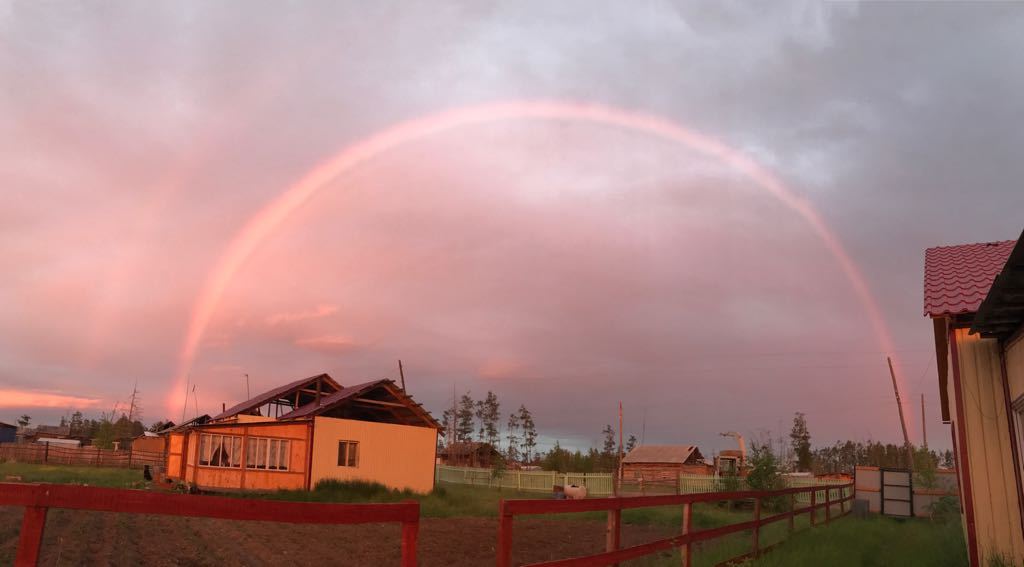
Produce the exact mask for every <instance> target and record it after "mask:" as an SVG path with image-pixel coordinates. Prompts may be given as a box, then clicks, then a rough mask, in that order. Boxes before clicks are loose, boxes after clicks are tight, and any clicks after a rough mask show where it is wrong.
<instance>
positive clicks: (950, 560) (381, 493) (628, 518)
mask: <svg viewBox="0 0 1024 567" xmlns="http://www.w3.org/2000/svg"><path fill="white" fill-rule="evenodd" d="M8 475H14V476H19V477H21V479H22V480H23V481H25V482H53V483H75V484H87V485H90V486H109V487H143V486H144V485H145V484H144V483H143V482H142V472H141V471H137V470H127V469H119V468H95V467H67V466H49V465H30V464H21V463H0V479H3V478H4V477H5V476H8ZM234 496H238V497H241V498H265V499H276V500H289V501H304V502H397V501H400V500H408V499H414V500H417V501H419V502H420V506H421V511H422V515H423V517H425V518H456V517H495V516H497V512H498V502H499V500H501V499H502V498H506V499H509V498H545V497H547V496H548V495H547V494H545V493H540V492H517V491H514V490H502V491H499V490H497V489H494V488H486V487H479V486H466V485H459V484H441V485H440V486H439V487H438V488H437V489H435V490H434V491H433V492H431V493H430V494H424V495H419V494H413V493H411V492H401V491H395V490H388V489H386V488H384V487H383V486H380V485H374V484H368V483H334V482H329V483H324V484H323V485H321V486H319V487H318V488H317V489H316V490H313V491H309V492H306V491H278V492H270V493H246V494H235V495H234ZM680 516H681V514H680V508H679V507H678V506H670V507H656V508H641V509H633V510H627V511H624V512H623V515H622V520H623V523H624V524H627V525H628V524H633V525H643V526H662V527H665V528H667V529H668V530H671V531H673V532H676V533H678V531H677V530H678V529H679V527H680ZM819 517H820V516H819ZM548 518H555V519H563V520H570V521H572V520H592V521H598V522H600V521H603V520H604V518H605V513H603V512H594V513H583V514H558V515H552V516H548ZM750 518H751V511H750V510H747V509H739V510H733V509H727V508H724V507H720V506H717V505H715V504H698V505H695V506H694V511H693V525H694V528H695V529H698V530H699V529H706V528H711V527H715V526H721V525H725V524H730V523H736V522H741V521H745V520H748V519H750ZM809 527H810V526H809V520H808V518H807V516H806V515H804V516H801V517H799V518H797V520H796V529H797V533H796V534H794V535H793V537H792V538H791V539H789V540H788V541H785V543H783V544H782V545H781V546H779V547H777V548H775V549H774V550H772V551H771V552H769V553H767V554H765V555H764V556H763V557H761V558H760V559H758V560H757V561H753V562H750V563H748V564H749V565H752V566H757V567H782V566H788V565H830V566H838V567H842V566H847V565H849V566H883V565H929V566H938V567H943V566H949V567H954V566H956V567H959V566H965V565H967V560H966V552H965V546H964V542H963V534H962V531H961V528H960V523H959V521H956V520H954V521H952V522H947V523H941V522H934V523H933V522H929V521H927V520H905V521H900V520H894V519H890V518H880V517H872V518H869V519H858V518H853V517H849V516H848V517H845V518H841V519H838V520H836V521H834V522H833V523H831V524H829V525H828V526H819V527H816V528H814V529H809ZM787 535H788V534H787V526H786V522H785V521H781V522H777V523H774V524H772V525H769V526H766V527H765V528H764V529H763V530H762V532H761V542H762V544H763V545H771V544H773V543H775V542H778V541H783V540H786V539H787ZM749 549H750V534H749V532H748V533H739V534H734V535H731V536H728V537H725V538H721V539H719V540H715V541H712V542H704V543H703V544H698V545H697V546H695V552H694V554H693V558H694V563H695V564H696V565H699V566H703V565H714V564H716V563H718V562H720V561H723V560H726V559H729V558H731V557H735V556H737V555H740V554H742V553H744V552H746V551H748V550H749ZM678 564H679V554H678V553H672V554H669V553H663V554H660V555H657V556H651V557H647V558H644V559H641V560H636V561H632V562H629V565H634V566H650V567H659V566H662V565H678Z"/></svg>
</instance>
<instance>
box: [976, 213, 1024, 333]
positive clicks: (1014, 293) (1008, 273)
mask: <svg viewBox="0 0 1024 567" xmlns="http://www.w3.org/2000/svg"><path fill="white" fill-rule="evenodd" d="M1022 324H1024V233H1021V237H1020V239H1018V240H1017V244H1016V246H1014V247H1013V251H1012V252H1010V257H1009V258H1008V259H1007V260H1006V263H1005V264H1003V267H1002V270H1001V271H1000V272H999V275H997V276H996V278H995V281H994V282H993V283H992V288H991V289H990V290H989V292H988V295H987V296H985V299H984V301H982V302H981V305H980V306H979V307H978V314H977V315H976V316H975V318H974V323H973V324H972V325H971V332H972V333H981V334H982V336H985V337H1000V338H1005V337H1008V336H1010V335H1011V334H1013V333H1014V332H1015V331H1016V330H1017V329H1019V328H1020V327H1021V325H1022Z"/></svg>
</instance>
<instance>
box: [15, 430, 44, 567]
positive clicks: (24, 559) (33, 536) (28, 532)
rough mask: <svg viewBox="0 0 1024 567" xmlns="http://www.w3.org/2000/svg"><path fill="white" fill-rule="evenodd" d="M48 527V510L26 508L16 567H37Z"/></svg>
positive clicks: (34, 507)
mask: <svg viewBox="0 0 1024 567" xmlns="http://www.w3.org/2000/svg"><path fill="white" fill-rule="evenodd" d="M47 445H49V443H47ZM44 527H46V508H44V507H42V506H26V507H25V515H24V518H23V519H22V521H21V536H20V537H19V538H18V555H17V557H15V559H14V565H15V567H35V566H36V563H38V561H39V547H40V546H41V545H42V543H43V528H44Z"/></svg>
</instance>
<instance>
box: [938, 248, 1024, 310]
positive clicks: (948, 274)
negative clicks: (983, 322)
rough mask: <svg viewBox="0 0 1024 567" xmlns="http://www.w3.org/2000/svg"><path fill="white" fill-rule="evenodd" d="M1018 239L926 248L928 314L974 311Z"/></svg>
mask: <svg viewBox="0 0 1024 567" xmlns="http://www.w3.org/2000/svg"><path fill="white" fill-rule="evenodd" d="M1016 242H1017V241H1016V240H1003V241H1000V242H982V243H978V244H961V245H959V246H938V247H935V248H929V249H927V250H925V252H924V314H925V315H927V316H931V317H941V316H943V315H957V314H961V313H974V312H976V311H977V310H978V306H979V305H981V302H982V300H984V299H985V296H986V295H987V294H988V290H989V288H990V287H992V280H994V279H995V277H996V275H997V274H998V273H999V272H1000V271H1001V270H1002V269H1003V265H1004V264H1006V259H1007V258H1009V257H1010V251H1012V250H1013V245H1014V244H1016Z"/></svg>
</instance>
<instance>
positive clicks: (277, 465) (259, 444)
mask: <svg viewBox="0 0 1024 567" xmlns="http://www.w3.org/2000/svg"><path fill="white" fill-rule="evenodd" d="M288 443H289V441H288V440H287V439H268V438H265V437H250V438H249V439H248V441H247V442H246V446H245V468H247V469H258V470H266V471H286V470H288V457H289V455H290V453H289V451H288V449H289V447H288Z"/></svg>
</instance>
